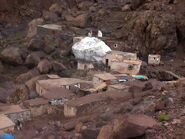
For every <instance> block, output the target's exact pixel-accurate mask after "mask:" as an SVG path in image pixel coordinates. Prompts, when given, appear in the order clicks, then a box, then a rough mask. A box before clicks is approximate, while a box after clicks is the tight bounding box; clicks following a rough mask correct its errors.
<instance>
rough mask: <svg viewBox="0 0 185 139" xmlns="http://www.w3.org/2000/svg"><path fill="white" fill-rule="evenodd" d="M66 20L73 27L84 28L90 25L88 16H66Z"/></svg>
mask: <svg viewBox="0 0 185 139" xmlns="http://www.w3.org/2000/svg"><path fill="white" fill-rule="evenodd" d="M65 20H66V21H67V22H69V23H70V24H71V25H73V26H76V27H81V28H84V27H86V25H87V24H89V22H90V16H89V15H88V14H80V15H78V16H76V17H73V16H71V15H66V16H65Z"/></svg>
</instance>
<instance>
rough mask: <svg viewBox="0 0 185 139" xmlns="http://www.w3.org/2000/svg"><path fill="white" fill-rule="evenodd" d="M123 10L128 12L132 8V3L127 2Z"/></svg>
mask: <svg viewBox="0 0 185 139" xmlns="http://www.w3.org/2000/svg"><path fill="white" fill-rule="evenodd" d="M121 10H122V11H123V12H127V11H130V10H131V5H130V4H126V5H124V6H123V7H122V9H121Z"/></svg>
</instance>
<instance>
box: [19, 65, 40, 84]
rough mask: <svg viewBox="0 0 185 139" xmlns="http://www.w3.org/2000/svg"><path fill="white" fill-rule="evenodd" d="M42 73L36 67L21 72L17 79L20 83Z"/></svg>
mask: <svg viewBox="0 0 185 139" xmlns="http://www.w3.org/2000/svg"><path fill="white" fill-rule="evenodd" d="M39 74H40V73H39V70H38V69H37V68H34V69H32V70H30V71H28V72H26V73H22V74H20V75H19V76H18V77H17V78H16V81H17V82H18V83H24V82H26V81H28V80H29V79H31V78H33V77H35V76H38V75H39Z"/></svg>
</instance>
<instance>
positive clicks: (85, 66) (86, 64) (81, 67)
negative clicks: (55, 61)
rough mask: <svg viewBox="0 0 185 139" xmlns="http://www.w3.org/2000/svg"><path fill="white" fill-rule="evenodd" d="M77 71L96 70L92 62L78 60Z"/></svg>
mask: <svg viewBox="0 0 185 139" xmlns="http://www.w3.org/2000/svg"><path fill="white" fill-rule="evenodd" d="M77 69H78V70H90V69H94V65H93V63H92V62H85V61H80V60H78V64H77Z"/></svg>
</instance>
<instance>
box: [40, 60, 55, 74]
mask: <svg viewBox="0 0 185 139" xmlns="http://www.w3.org/2000/svg"><path fill="white" fill-rule="evenodd" d="M37 68H38V70H39V72H40V73H41V74H46V73H49V72H50V70H51V69H52V64H51V62H49V61H48V60H47V59H44V60H42V61H40V62H39V64H38V65H37Z"/></svg>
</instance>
